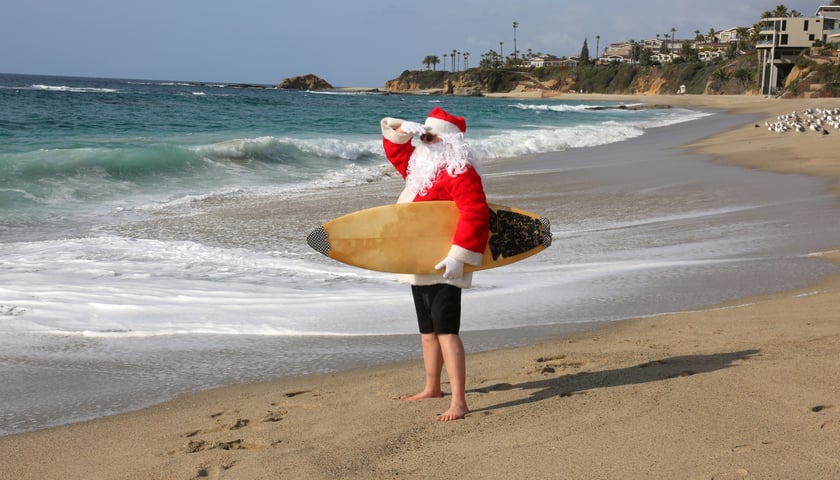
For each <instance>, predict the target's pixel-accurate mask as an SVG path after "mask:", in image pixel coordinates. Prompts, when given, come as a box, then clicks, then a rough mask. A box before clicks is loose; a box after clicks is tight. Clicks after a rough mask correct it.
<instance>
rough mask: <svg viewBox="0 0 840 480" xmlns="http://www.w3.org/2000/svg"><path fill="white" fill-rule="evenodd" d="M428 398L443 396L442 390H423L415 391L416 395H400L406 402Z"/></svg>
mask: <svg viewBox="0 0 840 480" xmlns="http://www.w3.org/2000/svg"><path fill="white" fill-rule="evenodd" d="M427 398H443V393H442V392H427V391H425V390H423V391H422V392H420V393H415V394H414V395H403V396H402V397H400V400H402V401H404V402H413V401H415V400H425V399H427Z"/></svg>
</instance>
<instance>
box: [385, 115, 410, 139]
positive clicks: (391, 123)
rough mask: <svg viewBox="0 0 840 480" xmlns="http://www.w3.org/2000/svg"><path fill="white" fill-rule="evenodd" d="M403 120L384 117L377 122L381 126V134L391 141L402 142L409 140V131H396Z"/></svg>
mask: <svg viewBox="0 0 840 480" xmlns="http://www.w3.org/2000/svg"><path fill="white" fill-rule="evenodd" d="M403 122H404V120H400V119H399V118H391V117H385V118H383V119H382V120H381V121H380V122H379V126H380V127H382V136H383V137H385V138H386V139H388V141H390V142H391V143H396V144H400V145H401V144H403V143H408V142H410V141H411V134H410V133H402V132H398V131H397V128H399V126H400V125H402V124H403Z"/></svg>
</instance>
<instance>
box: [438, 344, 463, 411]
mask: <svg viewBox="0 0 840 480" xmlns="http://www.w3.org/2000/svg"><path fill="white" fill-rule="evenodd" d="M437 340H438V342H439V344H440V350H441V352H442V354H443V362H444V364H445V365H446V375H447V376H448V377H449V384H450V385H451V387H452V401H451V402H450V403H449V410H447V411H445V412H443V413H442V414H440V415H438V417H437V420H438V421H440V422H449V421H451V420H460V419H462V418H464V417H465V416H466V415H467V414H468V413H470V409H469V408H468V407H467V396H466V381H467V367H466V355H465V353H464V344H463V342H461V337H459V336H458V335H454V334H446V335H439V336H438V338H437Z"/></svg>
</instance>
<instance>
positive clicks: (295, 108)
mask: <svg viewBox="0 0 840 480" xmlns="http://www.w3.org/2000/svg"><path fill="white" fill-rule="evenodd" d="M438 105H440V106H443V107H444V108H446V109H447V110H449V111H451V112H453V113H456V114H459V115H463V116H465V117H466V118H467V122H468V136H469V139H470V143H471V146H472V147H473V149H474V150H475V151H476V153H477V156H478V157H479V159H480V161H481V170H482V172H483V173H484V174H485V179H486V183H487V184H488V186H498V190H497V192H496V193H495V196H494V192H493V190H491V189H490V188H488V193H489V194H490V197H491V200H492V201H499V202H503V203H508V204H516V205H519V206H522V205H535V206H541V207H542V208H544V209H545V211H544V212H540V213H543V214H545V215H546V216H548V217H549V218H551V220H552V222H553V233H554V235H555V244H554V246H552V248H551V249H549V250H547V251H546V252H544V253H541V254H540V255H539V256H538V257H535V258H534V260H531V261H527V262H521V263H520V264H516V265H513V266H511V267H507V268H505V269H498V270H494V271H489V272H485V273H483V274H482V275H481V276H480V277H479V276H477V277H476V282H475V283H476V287H475V288H474V289H473V290H472V291H470V292H469V293H468V294H467V295H466V296H465V312H470V313H469V314H466V313H465V316H467V318H465V322H464V330H465V337H467V336H470V335H471V336H472V338H473V339H474V341H473V342H472V343H469V341H468V348H472V350H479V349H486V348H498V347H503V346H508V345H515V344H521V343H523V342H527V341H532V340H534V339H536V338H540V336H541V335H545V334H546V333H547V332H548V333H556V332H562V331H566V330H573V329H575V328H578V326H584V325H591V324H592V323H593V322H594V323H602V322H608V321H613V320H617V319H621V318H628V317H631V316H638V315H655V314H660V313H664V312H668V311H674V310H683V309H687V308H699V307H702V306H706V305H710V304H712V303H716V302H719V301H723V300H726V299H731V298H737V297H738V296H746V295H751V294H757V293H764V292H768V291H776V290H780V289H783V288H790V287H792V286H797V285H801V284H804V283H806V282H808V281H812V280H814V279H816V278H818V277H819V276H820V275H823V274H826V273H828V272H830V271H833V270H832V267H830V266H828V265H826V264H823V263H821V262H819V261H818V260H816V259H814V258H812V257H811V256H810V255H811V254H812V253H813V252H815V251H818V250H819V249H821V248H826V247H829V246H832V245H837V244H840V227H838V225H840V222H838V221H837V220H838V214H837V209H836V205H835V204H834V202H835V199H834V198H833V197H832V196H831V195H830V193H829V192H828V191H827V189H826V188H825V186H826V185H825V182H824V181H823V180H819V179H810V178H804V177H791V176H782V175H772V174H764V173H760V172H749V171H746V170H741V169H735V168H733V167H724V166H712V165H710V164H708V163H704V162H702V161H701V162H698V161H696V159H695V160H692V161H687V160H685V158H686V157H685V156H682V157H680V158H682V160H680V161H671V160H670V159H671V157H677V156H679V154H678V153H675V152H670V153H668V152H647V154H644V155H625V154H624V152H646V150H645V147H644V145H645V142H646V141H647V139H653V138H655V137H656V136H659V138H660V140H658V141H659V142H660V143H661V142H664V143H668V144H673V142H676V141H678V139H679V138H680V137H679V136H680V135H687V136H686V138H685V141H690V140H691V139H692V138H699V137H697V135H700V132H704V131H706V132H709V133H713V132H714V131H719V130H720V129H722V128H726V127H727V126H732V125H734V124H736V122H738V121H741V122H743V119H740V120H739V119H734V118H731V117H730V118H728V119H727V118H724V117H723V116H721V115H717V114H715V113H714V112H699V111H691V110H685V109H679V108H654V109H633V108H626V107H627V106H626V105H620V104H617V103H598V102H579V101H563V100H527V101H526V100H509V99H491V98H448V97H434V96H399V95H384V94H372V93H349V92H292V91H279V90H275V89H255V88H239V87H237V86H234V85H220V84H206V83H198V82H170V81H149V80H116V79H92V78H63V77H44V76H25V75H0V378H2V380H0V384H2V385H1V386H0V435H2V434H9V433H15V432H21V431H27V430H31V429H35V428H42V427H45V426H51V425H58V424H62V423H67V422H72V421H78V420H84V419H89V418H94V417H98V416H102V415H107V414H112V413H116V412H121V411H126V410H131V409H135V408H140V407H142V406H145V405H149V404H152V403H155V402H158V401H161V400H164V399H167V398H171V397H172V396H174V395H177V394H178V393H183V392H188V391H195V390H200V389H206V388H211V387H214V386H219V385H225V384H232V383H238V382H248V381H258V380H265V379H271V378H277V377H283V376H289V375H300V374H309V373H320V372H330V371H336V370H340V369H342V368H350V367H354V366H364V365H370V364H373V363H380V362H386V361H394V360H399V359H407V358H417V356H419V350H418V348H417V345H416V338H415V336H414V335H413V333H414V332H415V330H416V326H415V323H414V319H413V311H412V306H411V304H410V298H409V296H408V293H407V291H406V289H405V287H404V286H400V285H398V284H396V283H395V282H394V280H393V278H392V276H391V275H387V274H381V273H376V272H366V271H362V270H358V269H354V268H352V267H347V266H344V265H341V264H338V263H335V262H332V261H330V260H329V259H326V258H324V257H322V256H321V255H320V254H317V253H316V252H314V251H312V250H311V249H310V248H309V247H308V246H307V245H306V241H305V239H306V234H307V233H308V232H309V230H311V229H312V228H315V227H317V226H318V225H319V224H320V223H322V222H324V221H326V220H328V219H329V218H332V217H334V216H338V215H340V214H343V213H347V212H348V211H352V210H355V209H357V208H364V207H369V206H375V205H377V204H381V203H383V202H389V201H393V199H394V198H395V197H396V195H397V194H398V193H399V179H398V178H396V176H395V174H394V172H393V171H392V169H391V167H390V166H389V165H388V164H387V161H386V160H385V158H384V156H383V155H382V150H381V149H382V147H381V139H380V133H379V120H380V118H382V117H383V116H394V117H400V118H404V119H410V120H414V121H420V122H422V121H423V119H424V118H425V116H426V114H427V113H428V112H429V111H430V110H431V109H432V108H433V107H434V106H438ZM604 107H606V108H604ZM686 125H698V129H697V130H696V131H695V130H694V129H693V128H687V127H686ZM701 125H702V126H703V127H702V128H700V127H699V126H701ZM669 142H670V143H669ZM634 149H635V150H634ZM648 154H649V155H648ZM663 159H664V160H663ZM535 171H536V172H545V173H546V175H545V176H544V177H546V178H549V175H548V174H555V173H558V172H560V173H561V174H562V175H560V178H561V179H560V180H552V182H555V183H552V184H550V185H541V186H540V188H539V189H536V190H526V189H518V188H517V185H518V183H517V182H518V181H517V176H518V175H521V174H523V172H531V173H533V172H535ZM551 178H555V177H551ZM750 185H755V186H754V187H750ZM548 193H551V195H553V196H554V197H553V198H555V197H556V198H559V199H561V200H562V202H554V201H552V202H549V203H545V202H544V201H541V200H540V198H539V197H540V196H541V195H542V196H545V195H547V194H548ZM804 211H807V212H808V215H801V212H804ZM779 272H784V275H780V273H779ZM470 319H480V321H470ZM581 328H582V327H581Z"/></svg>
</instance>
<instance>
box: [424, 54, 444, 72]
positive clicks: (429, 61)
mask: <svg viewBox="0 0 840 480" xmlns="http://www.w3.org/2000/svg"><path fill="white" fill-rule="evenodd" d="M438 63H440V59H439V58H438V57H437V56H435V55H426V56H425V57H424V58H423V65H425V66H426V70H428V69H429V66H430V65H431V66H432V68H434V67H435V66H436V65H437V64H438Z"/></svg>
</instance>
